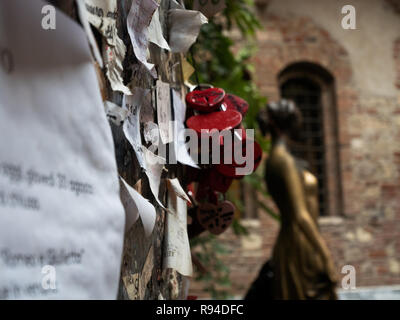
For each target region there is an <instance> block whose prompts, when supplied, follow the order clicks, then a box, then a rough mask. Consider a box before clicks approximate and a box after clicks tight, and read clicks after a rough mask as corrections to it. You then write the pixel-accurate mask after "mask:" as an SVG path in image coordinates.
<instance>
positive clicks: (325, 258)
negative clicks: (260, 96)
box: [246, 100, 336, 299]
mask: <svg viewBox="0 0 400 320" xmlns="http://www.w3.org/2000/svg"><path fill="white" fill-rule="evenodd" d="M300 118H301V117H300V113H299V111H298V109H297V108H296V106H295V104H294V103H293V102H292V101H288V100H281V101H279V102H277V103H270V104H268V106H267V110H266V112H264V113H260V115H259V119H258V120H259V123H260V127H261V129H262V131H264V134H265V132H266V131H268V132H269V133H270V134H271V139H272V147H271V151H270V154H269V156H268V159H267V163H266V177H265V178H266V183H267V186H268V190H269V193H270V194H271V196H272V199H273V200H274V202H275V203H276V205H277V207H278V208H279V211H280V219H281V227H280V231H279V235H278V238H277V240H276V243H275V247H274V250H273V254H272V257H271V259H270V260H269V261H267V263H266V264H265V265H264V267H263V268H262V270H261V272H260V275H259V278H258V279H257V280H256V281H255V282H254V283H253V285H252V287H251V288H250V290H249V292H248V294H247V296H246V299H252V298H254V297H256V298H257V297H258V298H260V295H259V294H257V293H256V292H257V290H259V291H260V292H263V293H264V297H267V298H271V299H336V293H335V286H336V272H335V268H334V265H333V261H332V259H331V256H330V253H329V250H328V247H327V246H326V244H325V242H324V240H323V238H322V237H321V235H320V233H319V231H318V226H317V216H318V191H317V181H316V179H315V177H314V176H313V175H312V174H311V173H310V172H308V171H306V170H299V169H298V166H296V162H295V159H294V157H293V156H292V155H291V154H290V152H289V150H288V148H287V140H288V139H289V138H290V136H291V135H292V134H293V133H294V131H296V130H297V129H298V128H299V124H300ZM306 191H307V193H306ZM266 286H268V288H267V287H266Z"/></svg>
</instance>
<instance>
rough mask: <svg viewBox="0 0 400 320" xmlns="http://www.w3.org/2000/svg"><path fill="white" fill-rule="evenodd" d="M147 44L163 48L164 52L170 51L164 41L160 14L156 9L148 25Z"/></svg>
mask: <svg viewBox="0 0 400 320" xmlns="http://www.w3.org/2000/svg"><path fill="white" fill-rule="evenodd" d="M148 32H149V42H152V43H154V44H156V45H157V46H159V47H160V48H163V49H165V50H168V51H170V50H171V49H170V47H169V45H168V42H167V40H165V38H164V36H163V32H162V28H161V24H160V13H159V9H157V10H156V11H155V12H154V14H153V18H152V19H151V22H150V25H149V29H148Z"/></svg>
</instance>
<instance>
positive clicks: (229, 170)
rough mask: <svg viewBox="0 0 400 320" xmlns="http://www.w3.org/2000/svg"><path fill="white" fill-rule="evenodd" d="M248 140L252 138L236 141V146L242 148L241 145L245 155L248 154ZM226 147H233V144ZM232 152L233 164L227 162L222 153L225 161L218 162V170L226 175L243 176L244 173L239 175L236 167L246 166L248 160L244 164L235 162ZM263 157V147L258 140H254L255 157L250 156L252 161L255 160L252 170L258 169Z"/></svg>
mask: <svg viewBox="0 0 400 320" xmlns="http://www.w3.org/2000/svg"><path fill="white" fill-rule="evenodd" d="M246 141H250V140H248V139H245V140H243V142H242V141H240V142H236V143H235V146H236V147H237V148H240V147H241V148H242V155H243V156H245V155H246ZM240 144H241V145H240ZM224 148H232V145H231V146H224ZM231 152H232V164H228V163H225V161H224V159H223V155H222V154H221V158H222V159H223V161H222V163H221V164H218V165H217V166H216V169H217V170H218V172H219V173H220V174H222V175H224V176H226V177H229V178H242V177H243V175H239V174H237V173H236V168H240V167H245V166H246V162H245V163H243V164H237V163H235V158H234V153H233V150H232V151H231ZM261 159H262V149H261V147H260V145H259V144H258V143H257V142H256V141H254V153H253V157H250V159H249V160H250V161H253V165H254V167H253V171H252V172H254V171H256V170H257V168H258V166H259V165H260V163H261Z"/></svg>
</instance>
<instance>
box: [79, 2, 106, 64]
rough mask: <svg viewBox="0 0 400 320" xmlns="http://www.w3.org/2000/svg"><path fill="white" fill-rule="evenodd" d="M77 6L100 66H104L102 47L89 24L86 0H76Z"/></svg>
mask: <svg viewBox="0 0 400 320" xmlns="http://www.w3.org/2000/svg"><path fill="white" fill-rule="evenodd" d="M76 6H77V8H78V16H79V20H80V21H81V23H82V26H83V29H84V30H85V32H86V35H87V37H88V40H89V44H90V47H91V48H92V52H93V56H94V58H95V59H96V61H97V63H98V64H99V66H100V68H103V59H102V57H101V53H100V49H99V47H98V45H97V42H96V39H95V38H94V34H93V31H92V29H91V28H90V24H89V17H88V13H87V11H86V7H85V3H84V0H76Z"/></svg>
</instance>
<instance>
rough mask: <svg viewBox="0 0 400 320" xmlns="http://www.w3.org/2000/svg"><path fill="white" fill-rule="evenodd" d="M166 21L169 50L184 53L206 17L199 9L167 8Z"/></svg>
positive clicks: (205, 21) (205, 20) (194, 38)
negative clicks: (167, 24)
mask: <svg viewBox="0 0 400 320" xmlns="http://www.w3.org/2000/svg"><path fill="white" fill-rule="evenodd" d="M168 21H169V46H170V48H171V51H172V52H182V53H186V52H187V51H188V50H189V48H190V47H191V46H192V44H193V43H195V41H196V39H197V36H198V35H199V32H200V28H201V26H202V25H203V24H204V23H207V22H208V19H207V18H206V17H205V16H204V15H203V14H202V13H201V12H199V11H194V10H183V9H172V10H169V17H168Z"/></svg>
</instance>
